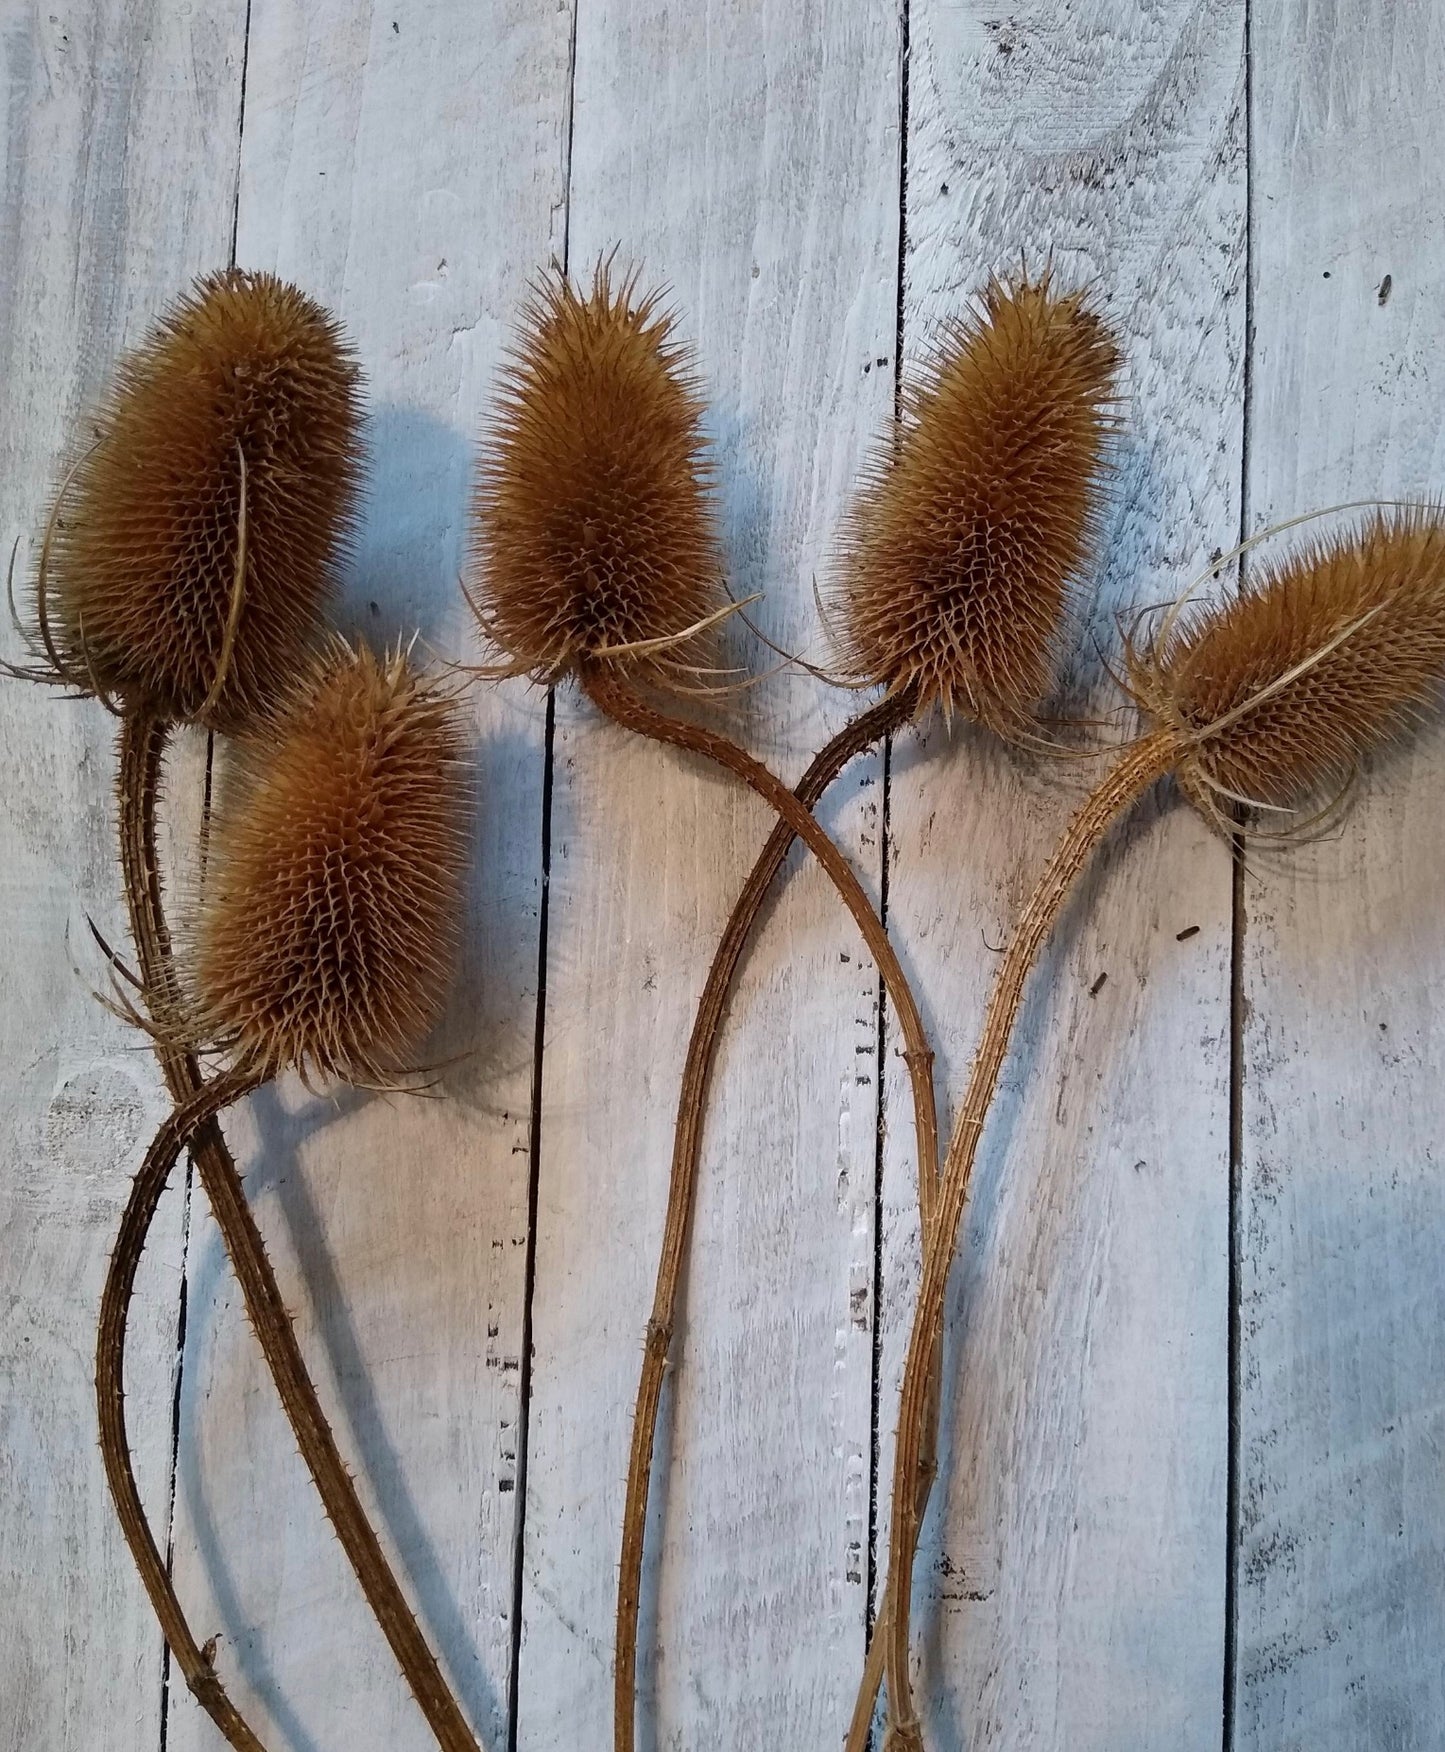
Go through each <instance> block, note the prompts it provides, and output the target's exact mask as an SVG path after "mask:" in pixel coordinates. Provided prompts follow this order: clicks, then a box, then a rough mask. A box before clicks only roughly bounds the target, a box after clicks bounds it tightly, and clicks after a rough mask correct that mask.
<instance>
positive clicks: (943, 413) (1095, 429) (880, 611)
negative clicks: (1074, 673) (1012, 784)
mask: <svg viewBox="0 0 1445 1752" xmlns="http://www.w3.org/2000/svg"><path fill="white" fill-rule="evenodd" d="M1118 365H1119V352H1118V348H1117V347H1116V345H1115V343H1114V341H1113V339H1112V337H1111V336H1110V334H1109V332H1108V330H1107V329H1106V328H1105V327H1104V325H1103V323H1102V321H1101V320H1100V319H1099V317H1098V316H1097V315H1095V314H1094V312H1093V311H1092V310H1090V309H1089V308H1088V306H1087V304H1086V302H1085V300H1084V297H1083V295H1082V294H1081V293H1077V292H1072V293H1067V294H1060V293H1056V292H1055V291H1054V290H1053V287H1052V284H1051V282H1050V278H1049V276H1048V274H1044V275H1043V276H1042V277H1041V278H1039V279H1037V280H1028V279H1026V278H1025V279H1020V280H1018V281H1017V282H1014V283H1005V282H1002V281H999V280H991V281H990V282H989V284H988V287H987V288H986V290H985V292H984V294H983V298H982V302H981V306H980V308H979V309H978V310H976V311H975V312H973V313H972V314H971V315H970V316H969V317H968V318H966V319H965V320H962V321H959V322H957V323H955V324H954V325H953V326H952V327H950V328H949V329H948V330H947V331H946V333H945V334H944V336H943V338H942V340H941V341H940V343H939V344H938V345H937V347H936V348H935V350H934V352H933V356H932V358H931V359H930V360H929V361H928V364H927V368H926V371H925V374H924V376H923V379H922V381H921V382H919V383H918V384H916V385H914V386H913V387H911V388H909V389H908V390H906V391H905V395H904V403H903V419H902V426H901V429H900V430H899V431H898V432H897V433H896V434H894V435H890V438H889V441H888V442H887V444H885V445H884V446H883V447H882V448H881V449H880V450H879V452H878V454H877V455H876V456H875V458H874V460H873V463H872V465H871V467H870V470H869V472H868V474H867V475H866V476H865V477H864V480H863V484H862V486H861V487H860V490H859V492H858V495H857V497H856V499H855V501H854V504H853V506H852V509H851V511H850V513H849V516H848V520H847V524H846V526H845V531H844V547H843V565H842V581H841V587H840V591H839V610H840V613H839V618H840V620H841V622H842V628H841V631H840V637H841V640H842V644H843V660H844V666H845V670H846V672H847V674H848V675H849V677H850V679H852V680H854V681H856V682H858V683H860V684H869V685H882V686H884V687H886V688H888V690H889V691H890V692H897V691H899V690H901V689H903V688H907V687H912V688H913V689H914V690H916V694H917V698H918V709H919V711H920V712H923V711H926V710H928V709H929V708H931V707H933V706H940V707H942V709H943V711H944V712H945V714H949V715H951V714H952V713H953V712H955V711H957V712H961V713H962V714H963V715H964V716H965V717H968V718H973V719H976V720H977V721H978V722H980V723H982V724H986V725H988V726H990V727H991V728H993V729H995V730H998V731H1000V732H1002V733H1004V734H1010V733H1014V732H1017V731H1018V730H1019V729H1020V728H1021V727H1022V726H1023V724H1024V722H1025V721H1026V720H1027V718H1028V716H1029V715H1030V713H1031V711H1032V709H1033V707H1034V706H1035V705H1037V703H1038V701H1039V700H1040V699H1041V698H1042V697H1043V696H1044V694H1046V693H1047V691H1048V689H1049V686H1050V684H1051V682H1052V680H1053V675H1054V669H1055V664H1056V659H1057V654H1058V646H1059V643H1060V633H1061V630H1062V626H1063V622H1064V618H1065V613H1066V610H1067V607H1068V598H1069V593H1070V588H1071V586H1072V584H1073V582H1074V580H1075V579H1076V578H1077V576H1078V573H1079V571H1080V568H1081V567H1082V566H1083V565H1084V563H1085V561H1086V559H1087V558H1088V555H1089V553H1090V551H1091V547H1092V545H1093V540H1094V536H1095V534H1096V528H1097V522H1098V488H1099V479H1100V472H1101V465H1102V462H1103V459H1104V452H1105V445H1106V441H1107V439H1108V436H1109V434H1110V432H1111V430H1112V429H1113V427H1114V424H1115V416H1114V412H1113V408H1114V387H1113V386H1114V375H1115V372H1116V371H1117V369H1118Z"/></svg>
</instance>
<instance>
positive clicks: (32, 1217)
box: [0, 0, 245, 1752]
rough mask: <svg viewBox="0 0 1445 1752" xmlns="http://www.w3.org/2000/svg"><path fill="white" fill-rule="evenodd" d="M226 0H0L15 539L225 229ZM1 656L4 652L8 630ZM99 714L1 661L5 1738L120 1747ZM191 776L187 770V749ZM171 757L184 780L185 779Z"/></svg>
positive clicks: (111, 1101)
mask: <svg viewBox="0 0 1445 1752" xmlns="http://www.w3.org/2000/svg"><path fill="white" fill-rule="evenodd" d="M244 14H245V8H244V6H243V5H239V4H235V3H233V0H218V3H215V4H204V5H199V6H192V7H187V8H185V9H183V11H182V9H178V8H175V7H167V6H163V5H156V4H147V3H144V0H139V3H120V0H105V3H104V4H94V5H87V6H76V5H65V4H61V5H56V4H55V0H50V4H49V5H45V6H35V7H31V6H25V7H23V8H12V9H11V13H10V16H9V17H8V19H7V22H6V26H5V30H4V33H3V36H0V89H3V91H4V93H5V129H4V145H3V147H0V152H3V156H4V167H5V168H4V188H5V195H4V232H3V235H4V262H5V268H4V273H3V276H0V358H3V364H4V381H5V385H6V393H5V397H4V401H3V405H0V468H3V478H4V481H5V503H6V517H5V523H4V529H3V539H4V543H5V548H6V552H7V555H8V553H9V550H10V547H11V544H12V543H13V542H14V541H15V540H16V539H17V538H18V539H19V540H20V544H21V545H20V552H19V559H18V562H17V572H18V573H19V574H20V575H21V576H24V575H26V574H28V572H29V571H30V569H31V566H32V565H33V562H34V557H35V553H36V548H37V542H38V538H39V534H40V530H41V527H42V525H43V521H44V517H45V514H46V510H47V507H48V503H49V498H50V494H51V491H52V489H53V486H54V482H55V467H56V464H57V461H58V459H59V457H60V454H61V452H62V451H63V450H64V449H65V448H66V446H67V445H69V444H70V443H71V442H72V441H73V437H74V434H75V431H76V427H77V423H78V422H79V421H80V419H81V417H82V415H83V412H84V410H85V408H86V406H87V404H88V403H89V402H90V401H91V400H92V399H93V398H94V397H95V396H96V395H97V394H98V392H99V391H100V389H101V387H102V384H103V382H104V379H105V377H106V375H107V373H108V371H109V367H110V365H111V363H112V362H113V360H114V357H115V354H116V353H117V352H118V350H119V349H120V348H121V347H122V346H124V345H127V344H131V343H134V342H135V341H137V340H138V339H139V338H140V336H141V334H142V333H143V331H144V329H145V328H146V326H147V325H148V323H149V322H150V320H151V319H152V318H153V317H154V315H155V314H156V312H157V310H158V309H159V307H160V306H161V305H162V304H164V303H165V302H166V301H167V300H168V299H169V298H170V297H171V296H172V295H173V294H174V292H175V291H176V290H177V289H178V288H179V287H180V286H182V285H183V284H185V282H186V281H187V280H188V279H189V278H190V276H191V275H192V274H194V273H195V272H196V271H198V270H199V269H200V268H202V267H203V266H206V265H208V264H209V263H210V262H212V261H214V260H215V258H216V256H217V254H218V253H221V254H222V255H223V254H224V251H225V249H226V247H227V244H228V242H229V237H230V210H231V197H232V190H233V188H234V183H235V169H236V114H237V108H238V104H239V99H240V69H241V44H242V31H243V23H244ZM6 655H7V656H10V657H15V656H17V655H19V653H18V652H17V650H16V648H15V641H14V640H13V639H12V640H11V641H9V642H7V646H6ZM113 745H114V725H113V723H112V721H111V720H110V719H109V718H108V717H107V716H106V715H105V713H104V712H103V711H102V710H101V708H100V707H99V706H96V705H93V704H87V705H82V706H77V705H73V704H68V703H66V702H64V701H63V700H62V699H61V698H60V697H59V695H58V694H56V693H53V692H50V691H48V690H41V689H39V688H32V687H25V686H22V685H21V684H19V683H17V682H14V681H4V682H0V766H3V773H0V799H3V803H0V871H3V872H4V878H3V881H4V917H5V933H4V935H5V945H4V957H3V963H4V970H5V976H4V998H3V1002H0V1115H3V1120H0V1125H3V1139H4V1151H3V1159H4V1163H5V1167H4V1169H3V1172H0V1281H3V1282H4V1285H5V1291H6V1296H5V1302H6V1316H5V1320H4V1323H3V1328H0V1381H3V1383H4V1389H3V1399H4V1404H5V1412H4V1418H3V1425H0V1432H3V1433H0V1480H3V1485H0V1496H3V1500H4V1514H3V1517H0V1573H3V1574H4V1575H6V1576H7V1577H9V1578H11V1582H12V1585H11V1586H10V1588H9V1589H7V1591H6V1597H5V1599H4V1601H3V1602H0V1723H3V1726H0V1744H3V1745H4V1746H6V1747H7V1748H11V1747H13V1748H20V1747H27V1748H28V1747H38V1746H44V1747H53V1748H56V1752H61V1749H70V1748H75V1749H79V1748H81V1747H85V1748H95V1749H97V1752H102V1749H114V1752H137V1749H138V1748H145V1747H151V1746H156V1745H158V1744H159V1742H160V1736H161V1708H162V1683H163V1668H162V1645H161V1638H160V1633H159V1631H158V1629H157V1628H156V1625H155V1621H154V1619H153V1618H152V1616H151V1611H150V1607H149V1606H148V1604H147V1603H146V1599H145V1595H144V1593H143V1592H142V1589H141V1585H140V1581H139V1578H138V1577H137V1575H136V1573H135V1570H134V1567H133V1565H132V1563H131V1559H130V1555H129V1553H128V1552H127V1550H126V1548H125V1544H124V1541H123V1540H122V1538H121V1535H120V1529H119V1525H118V1523H117V1522H116V1519H115V1514H114V1511H113V1509H112V1507H111V1502H110V1498H109V1495H108V1493H107V1491H106V1486H105V1481H104V1476H103V1473H102V1470H101V1464H100V1456H99V1451H98V1448H97V1443H96V1436H95V1424H96V1419H95V1391H94V1385H93V1381H94V1374H93V1359H94V1352H95V1319H96V1312H97V1306H98V1303H99V1300H100V1286H101V1280H102V1278H103V1276H104V1272H105V1263H106V1259H107V1257H108V1255H109V1249H110V1244H111V1239H112V1237H113V1234H114V1231H115V1226H116V1223H117V1221H118V1219H119V1214H120V1209H121V1206H122V1204H123V1203H124V1199H125V1195H126V1192H127V1191H128V1189H129V1184H130V1176H131V1174H132V1173H133V1171H134V1169H135V1167H136V1165H137V1163H138V1161H139V1156H140V1153H141V1151H142V1150H143V1149H144V1147H145V1144H146V1142H147V1141H148V1139H149V1136H150V1134H151V1132H152V1131H153V1130H154V1128H155V1126H156V1125H158V1124H159V1122H160V1119H161V1117H162V1115H163V1114H164V1112H165V1111H166V1105H167V1104H166V1102H165V1099H164V1095H163V1093H162V1091H161V1089H160V1083H159V1077H158V1075H157V1073H156V1071H155V1068H154V1066H153V1064H152V1063H151V1060H150V1056H149V1054H148V1053H147V1052H146V1050H145V1048H144V1045H143V1043H142V1042H140V1041H139V1038H138V1037H137V1035H136V1034H135V1033H134V1032H133V1031H131V1030H129V1029H127V1028H126V1027H125V1026H124V1025H123V1024H122V1023H121V1022H120V1021H118V1020H117V1019H115V1018H114V1017H112V1016H110V1015H108V1014H107V1013H106V1012H105V1011H104V1010H102V1009H101V1007H100V1006H99V1005H98V1004H96V1003H95V1002H94V1000H93V999H92V997H91V995H90V988H91V986H92V985H100V984H103V983H104V978H103V963H102V962H101V959H100V957H99V955H98V953H97V952H96V950H95V949H94V946H93V945H92V944H91V942H90V939H89V935H88V932H87V927H86V919H87V916H89V917H90V918H93V919H94V920H95V921H96V922H97V924H98V925H99V926H100V928H101V929H102V930H103V931H104V932H105V933H106V935H107V936H108V937H109V938H110V939H111V940H112V941H114V942H117V943H120V942H123V941H124V935H125V926H124V910H123V908H122V906H121V898H120V880H119V872H118V869H117V865H116V856H115V851H114V837H115V829H114V821H113V808H112V801H111V797H112V785H113V778H112V774H113V771H114V752H113ZM192 777H194V769H192ZM183 783H184V782H183ZM184 1222H185V1195H184V1189H183V1186H182V1185H181V1183H180V1182H179V1180H178V1184H177V1188H176V1190H175V1192H174V1193H173V1194H172V1195H170V1196H168V1198H167V1200H166V1203H165V1204H164V1206H163V1207H162V1210H161V1213H160V1215H159V1217H158V1218H157V1222H156V1227H155V1230H154V1234H153V1239H152V1245H151V1248H150V1250H149V1252H148V1253H147V1256H146V1259H145V1262H144V1265H143V1268H142V1275H141V1281H140V1287H139V1292H138V1300H137V1304H136V1312H135V1322H134V1328H133V1348H132V1351H131V1356H130V1361H131V1365H132V1367H131V1370H130V1373H129V1377H128V1387H129V1394H128V1409H129V1414H130V1423H131V1429H132V1434H133V1437H134V1446H135V1451H136V1465H137V1475H138V1478H139V1481H140V1485H141V1490H142V1494H143V1496H144V1498H145V1500H146V1505H147V1509H148V1511H149V1513H150V1514H151V1516H152V1518H153V1521H154V1524H155V1526H156V1529H157V1534H158V1537H159V1538H160V1540H161V1541H162V1543H164V1541H165V1538H166V1529H167V1523H168V1519H169V1502H170V1478H171V1406H172V1396H173V1392H174V1381H175V1369H176V1362H177V1355H176V1322H177V1315H178V1311H179V1300H178V1289H179V1285H180V1276H181V1265H182V1248H183V1232H184Z"/></svg>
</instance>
